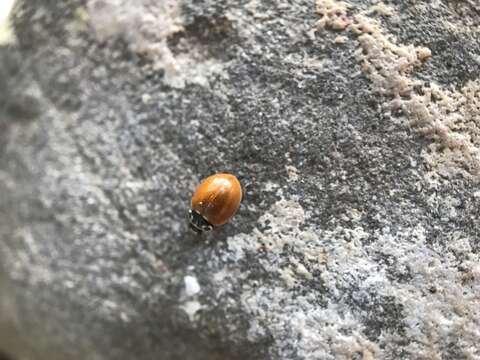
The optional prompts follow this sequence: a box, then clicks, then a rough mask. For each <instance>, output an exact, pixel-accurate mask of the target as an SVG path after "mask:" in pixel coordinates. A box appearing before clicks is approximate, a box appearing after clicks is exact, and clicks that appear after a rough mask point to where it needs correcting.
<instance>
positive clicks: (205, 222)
mask: <svg viewBox="0 0 480 360" xmlns="http://www.w3.org/2000/svg"><path fill="white" fill-rule="evenodd" d="M241 201H242V187H241V186H240V182H239V181H238V180H237V178H236V177H235V176H233V175H231V174H222V173H219V174H215V175H212V176H209V177H208V178H206V179H205V180H203V181H202V182H201V184H200V185H199V186H198V187H197V189H196V190H195V192H194V193H193V196H192V205H191V206H192V208H191V210H190V211H189V215H190V228H191V229H192V230H193V231H195V232H196V233H202V232H204V231H210V230H212V229H213V227H215V226H220V225H223V224H225V223H226V222H228V220H230V219H231V218H232V216H233V215H235V213H236V212H237V210H238V208H239V207H240V202H241Z"/></svg>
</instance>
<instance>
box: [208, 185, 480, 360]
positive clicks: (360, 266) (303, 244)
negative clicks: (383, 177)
mask: <svg viewBox="0 0 480 360" xmlns="http://www.w3.org/2000/svg"><path fill="white" fill-rule="evenodd" d="M279 194H280V195H281V191H280V192H279ZM435 201H439V199H436V200H435ZM442 201H444V204H445V206H448V202H452V203H455V201H456V199H454V198H453V197H452V198H450V199H443V200H442ZM345 216H347V217H348V218H349V219H350V220H351V221H352V223H353V226H352V227H351V228H346V227H343V226H340V225H338V226H336V227H334V228H333V229H330V230H324V229H320V228H318V227H312V226H309V225H308V226H306V223H307V220H308V218H309V214H308V213H306V212H305V211H304V209H303V208H302V207H301V205H300V204H299V203H298V199H294V198H292V199H285V198H282V199H281V200H279V201H278V202H277V203H275V204H273V205H272V207H271V208H270V209H269V211H268V212H266V213H265V215H263V216H262V217H261V218H260V219H259V222H258V224H257V227H256V228H255V229H254V231H253V232H252V233H250V234H238V235H235V236H233V237H231V238H229V239H228V241H227V245H228V247H227V249H225V250H224V251H222V253H221V254H220V257H219V258H218V259H214V260H212V261H221V262H222V263H224V264H238V262H240V261H242V260H243V261H245V260H246V259H249V258H252V257H255V259H256V261H258V265H259V266H261V268H262V269H263V270H264V271H265V272H267V273H268V274H269V279H270V280H268V281H262V282H256V281H255V280H252V279H255V276H251V275H252V274H253V273H255V271H258V270H255V269H252V274H250V273H249V271H247V272H239V271H238V268H237V267H236V266H232V267H229V266H227V267H225V268H223V270H222V272H221V273H219V274H216V275H215V276H214V278H215V282H218V285H219V287H223V286H224V284H226V283H230V282H234V283H235V282H240V283H241V284H242V289H243V293H242V304H243V307H244V311H246V312H247V313H248V314H250V315H251V321H250V331H249V339H250V340H251V341H258V340H259V339H261V338H264V337H267V336H270V337H272V339H273V341H274V344H273V346H272V348H271V351H272V358H278V359H292V358H298V359H326V360H328V359H331V360H334V359H335V360H337V359H344V360H347V359H348V360H350V359H353V358H356V357H358V356H360V357H359V358H363V359H384V358H389V357H388V356H389V355H391V354H392V353H395V352H396V351H398V350H399V349H401V350H402V351H403V352H404V354H405V358H415V359H436V358H440V357H441V356H442V354H444V353H445V346H446V344H449V343H452V342H455V343H458V344H459V345H460V350H459V351H460V353H461V354H462V355H463V356H465V357H466V358H471V359H474V358H477V357H478V356H480V352H479V351H480V350H479V349H478V347H476V344H477V343H478V339H479V338H480V297H479V295H478V294H480V266H479V264H480V258H479V255H478V254H475V253H474V252H473V251H472V248H471V245H470V243H471V240H472V239H468V238H466V237H465V236H464V235H461V234H460V233H456V232H453V233H451V234H450V238H451V241H450V242H449V245H447V247H446V248H444V247H442V246H440V245H439V246H438V247H436V246H432V245H431V244H430V243H429V241H428V239H427V236H426V231H425V229H424V227H423V225H421V224H418V225H415V226H401V225H398V224H397V225H398V226H397V227H396V228H395V230H393V229H391V228H390V227H388V226H385V227H383V228H379V229H378V230H377V231H375V232H374V233H373V234H372V233H371V232H370V231H369V230H368V228H366V227H365V225H364V224H363V223H362V220H361V217H360V216H358V214H357V211H356V210H355V209H350V211H348V212H346V213H345ZM366 239H370V240H371V242H370V243H368V242H365V240H366ZM286 248H288V249H289V250H288V254H289V255H286V252H285V249H286ZM259 253H263V256H259V255H258V254H259ZM379 254H383V255H382V256H385V257H386V258H389V259H394V261H393V262H379V261H378V256H379ZM457 258H461V259H463V260H461V261H460V263H459V262H458V260H457ZM392 270H394V271H395V272H398V273H409V274H411V279H409V280H408V281H403V280H402V279H401V278H391V277H390V276H389V272H390V271H392ZM305 288H307V289H309V291H308V292H302V291H301V289H305ZM299 289H300V291H299ZM219 296H220V295H219ZM388 299H392V300H391V302H392V303H395V304H399V306H401V307H402V311H401V313H399V314H397V315H395V316H396V317H395V318H393V320H391V321H392V323H390V324H391V325H390V327H386V328H383V330H382V332H381V336H379V337H377V338H376V339H374V340H373V339H372V338H371V336H368V330H370V329H369V328H368V326H366V325H365V322H366V321H369V319H371V316H372V312H373V313H377V314H387V312H386V310H385V312H383V310H382V309H383V307H384V306H388V305H387V303H388V301H389V300H388ZM368 304H375V307H374V308H373V309H371V310H369V309H368ZM379 316H382V315H379ZM383 316H385V318H380V320H379V321H389V320H388V316H393V315H391V314H390V315H388V314H387V315H383ZM396 324H398V325H400V324H401V327H402V328H403V330H402V332H401V333H399V332H397V331H396V329H395V328H396ZM292 344H294V346H293V347H292Z"/></svg>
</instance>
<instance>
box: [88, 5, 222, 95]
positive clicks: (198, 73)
mask: <svg viewBox="0 0 480 360" xmlns="http://www.w3.org/2000/svg"><path fill="white" fill-rule="evenodd" d="M181 6H182V3H181V2H180V1H176V0H161V1H153V0H141V1H135V2H131V1H128V0H89V1H88V3H87V9H88V16H89V19H90V25H91V27H92V28H93V30H94V32H95V34H96V36H97V38H98V39H99V40H100V41H104V40H107V39H110V38H115V37H121V38H123V39H124V40H126V42H127V43H128V45H129V47H130V49H131V50H132V51H134V52H136V53H138V54H141V55H143V56H145V57H146V58H148V59H149V60H151V62H150V64H149V65H148V66H150V67H151V68H152V70H153V71H160V70H162V71H163V72H164V82H165V83H166V84H167V85H169V86H171V87H174V88H183V87H184V86H185V84H186V83H195V84H198V85H202V86H206V85H208V78H209V77H210V75H212V74H218V73H221V72H222V65H221V64H220V63H219V62H218V61H216V60H215V59H212V58H211V57H208V56H205V54H204V51H203V50H202V49H201V48H199V46H197V44H190V45H192V46H190V49H189V52H188V53H186V54H183V53H182V54H178V55H175V54H174V53H173V52H172V50H171V49H170V47H169V45H168V40H169V39H170V38H171V37H172V36H174V35H175V34H178V33H181V32H182V31H183V30H184V19H183V16H182V14H181Z"/></svg>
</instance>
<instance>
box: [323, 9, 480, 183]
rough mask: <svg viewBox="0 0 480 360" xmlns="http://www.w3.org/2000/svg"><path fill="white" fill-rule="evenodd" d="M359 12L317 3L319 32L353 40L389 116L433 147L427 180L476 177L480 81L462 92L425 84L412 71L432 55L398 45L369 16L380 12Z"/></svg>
mask: <svg viewBox="0 0 480 360" xmlns="http://www.w3.org/2000/svg"><path fill="white" fill-rule="evenodd" d="M374 10H375V11H372V9H370V10H369V11H367V12H364V13H362V12H360V11H357V12H355V10H354V9H353V6H352V5H350V4H348V3H346V2H339V1H334V0H317V12H318V14H319V15H320V16H321V19H320V21H319V23H318V25H319V26H320V27H322V28H329V29H333V30H342V31H345V32H348V33H350V34H352V35H354V36H355V37H356V39H357V41H358V51H357V53H356V57H357V59H358V61H359V62H360V64H361V66H362V71H363V72H364V74H365V75H366V76H367V77H368V78H369V79H370V81H371V82H372V87H373V90H374V91H375V92H378V93H380V94H382V95H384V96H385V97H386V98H387V99H389V105H390V106H389V111H392V110H397V111H398V110H401V111H402V112H403V113H404V114H405V115H406V117H407V118H408V119H409V123H410V125H411V126H412V127H413V128H414V129H416V130H417V131H418V132H419V133H421V134H423V135H425V136H426V137H427V138H429V139H431V140H432V141H433V142H432V144H431V145H430V146H429V148H428V149H426V151H425V153H424V156H425V159H426V162H427V163H428V164H429V165H430V166H431V167H432V169H433V171H432V172H431V173H430V176H432V177H435V176H437V175H438V174H442V175H444V176H452V175H455V174H458V173H460V174H462V175H464V176H465V177H469V178H474V179H478V177H479V176H480V137H479V133H480V82H479V81H478V80H472V81H471V82H469V83H468V84H467V85H466V86H465V87H464V88H462V89H461V90H453V89H449V88H444V87H441V86H439V85H436V84H435V83H430V84H427V83H426V82H424V81H422V80H419V79H417V78H416V77H415V75H414V73H415V69H416V68H418V67H420V66H422V64H423V63H424V62H425V61H426V60H428V58H429V57H431V56H432V54H431V52H430V50H429V49H428V48H425V47H415V46H413V45H398V44H397V42H396V41H395V39H394V38H393V37H392V36H389V35H385V34H384V33H383V31H382V29H381V27H380V25H379V23H378V22H377V21H376V20H375V19H373V18H371V17H369V16H367V14H369V13H372V12H374V13H381V14H383V15H388V14H390V13H391V11H390V10H388V11H387V10H386V8H385V7H380V8H378V7H377V8H375V9H374Z"/></svg>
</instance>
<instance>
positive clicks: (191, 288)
mask: <svg viewBox="0 0 480 360" xmlns="http://www.w3.org/2000/svg"><path fill="white" fill-rule="evenodd" d="M183 281H184V282H185V294H186V295H187V296H194V295H196V294H198V293H199V292H200V284H199V283H198V280H197V278H196V277H195V276H191V275H187V276H185V277H184V278H183Z"/></svg>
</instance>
